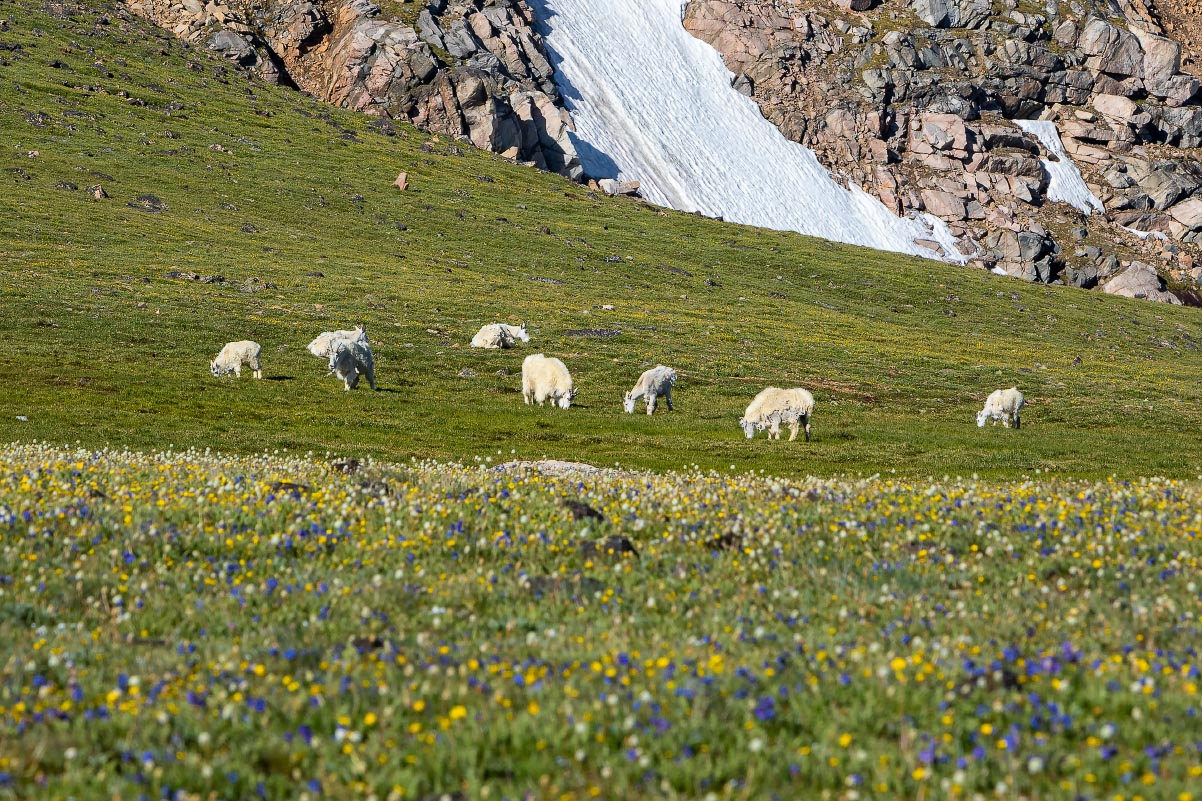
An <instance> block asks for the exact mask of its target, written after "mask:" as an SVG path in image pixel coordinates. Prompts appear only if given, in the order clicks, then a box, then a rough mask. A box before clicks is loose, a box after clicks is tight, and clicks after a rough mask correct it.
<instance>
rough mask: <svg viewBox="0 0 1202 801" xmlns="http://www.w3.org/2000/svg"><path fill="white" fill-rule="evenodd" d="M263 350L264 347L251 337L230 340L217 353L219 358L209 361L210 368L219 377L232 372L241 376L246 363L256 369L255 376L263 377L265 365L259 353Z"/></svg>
mask: <svg viewBox="0 0 1202 801" xmlns="http://www.w3.org/2000/svg"><path fill="white" fill-rule="evenodd" d="M262 351H263V348H261V347H260V346H259V343H258V342H251V341H250V340H249V339H244V340H241V341H240V342H229V343H227V344H226V346H225V347H224V348H222V349H221V352H220V353H218V354H217V358H216V359H214V360H213V361H211V362H209V370H210V372H212V373H213V376H214V377H217V378H220V377H221V376H223V375H229V374H230V373H233V374H234V375H235V376H237V377H238V378H241V377H242V365H244V364H245V365H247V366H248V367H250V369H251V370H252V371H254V376H255V378H262V377H263V365H262V364H260V363H259V354H260V353H262Z"/></svg>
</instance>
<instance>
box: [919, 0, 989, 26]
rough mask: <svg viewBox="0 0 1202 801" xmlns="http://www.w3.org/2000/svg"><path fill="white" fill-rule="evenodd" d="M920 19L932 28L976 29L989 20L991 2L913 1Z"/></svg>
mask: <svg viewBox="0 0 1202 801" xmlns="http://www.w3.org/2000/svg"><path fill="white" fill-rule="evenodd" d="M910 5H911V7H912V8H913V9H914V13H915V14H917V15H918V18H919V19H920V20H922V21H923V22H925V23H926V24H927V25H930V26H931V27H932V28H976V27H977V26H979V25H981V23H983V22H985V21H987V20H988V19H989V13H990V11H991V10H992V8H991V4H990V2H989V0H912V2H911V4H910Z"/></svg>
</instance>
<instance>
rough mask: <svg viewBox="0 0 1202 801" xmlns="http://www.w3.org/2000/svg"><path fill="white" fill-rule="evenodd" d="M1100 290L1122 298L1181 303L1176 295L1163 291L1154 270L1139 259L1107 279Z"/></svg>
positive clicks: (1161, 282) (1162, 284)
mask: <svg viewBox="0 0 1202 801" xmlns="http://www.w3.org/2000/svg"><path fill="white" fill-rule="evenodd" d="M1102 291H1103V292H1105V293H1107V294H1108V295H1118V296H1119V297H1124V298H1142V299H1147V300H1154V301H1158V302H1160V303H1172V304H1175V305H1178V306H1179V305H1181V301H1180V300H1178V299H1177V296H1176V295H1173V294H1172V293H1170V292H1165V291H1164V282H1163V281H1161V280H1160V276H1159V275H1157V274H1156V270H1155V269H1154V268H1153V267H1152V266H1151V265H1149V264H1144V263H1143V262H1141V261H1133V262H1131V266H1130V267H1128V268H1127V269H1126V270H1123V271H1122V272H1121V273H1119V274H1118V275H1116V276H1115V277H1114V278H1111V279H1110V280H1109V281H1107V282H1106V284H1105V285H1103V287H1102Z"/></svg>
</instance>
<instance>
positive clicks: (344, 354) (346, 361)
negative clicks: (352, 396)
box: [330, 338, 376, 391]
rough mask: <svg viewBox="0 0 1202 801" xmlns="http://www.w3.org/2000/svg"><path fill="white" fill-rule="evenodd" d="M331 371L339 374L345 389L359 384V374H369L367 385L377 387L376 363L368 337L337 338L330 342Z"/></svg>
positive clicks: (350, 388)
mask: <svg viewBox="0 0 1202 801" xmlns="http://www.w3.org/2000/svg"><path fill="white" fill-rule="evenodd" d="M330 373H332V374H333V375H336V376H338V378H339V379H340V380H341V381H342V383H343V389H346V390H348V391H349V390H352V389H354V388H355V387H357V386H358V385H359V376H360V375H364V376H367V385H368V386H370V387H371V388H372V389H373V390H374V389H375V388H376V365H375V360H374V359H373V358H372V355H371V346H370V345H368V344H367V339H366V338H363V339H346V338H339V339H335V340H334V341H333V342H332V343H331V344H330Z"/></svg>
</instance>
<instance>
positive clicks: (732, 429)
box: [0, 3, 1202, 475]
mask: <svg viewBox="0 0 1202 801" xmlns="http://www.w3.org/2000/svg"><path fill="white" fill-rule="evenodd" d="M88 8H89V9H90V10H88V11H86V12H77V13H76V14H75V15H74V16H72V17H71V18H69V19H60V18H55V17H51V16H48V15H47V14H45V13H43V12H41V11H39V10H36V7H35V6H33V5H30V4H26V3H15V4H13V3H9V4H6V5H5V9H6V10H5V15H6V16H7V17H8V18H9V24H8V29H7V30H4V31H3V32H0V42H3V43H6V44H8V45H13V44H17V45H20V46H21V50H20V51H16V52H14V51H11V50H9V51H2V52H0V58H3V59H4V60H5V61H6V62H7V63H6V64H5V66H2V67H0V141H2V142H3V146H4V151H3V153H2V154H0V182H2V183H3V186H4V191H3V193H0V221H3V222H2V229H3V240H2V241H0V298H2V302H0V337H3V340H2V341H3V342H4V343H5V344H4V346H3V347H2V348H0V370H2V371H3V374H4V376H5V379H4V381H3V383H0V441H7V440H13V439H18V438H19V439H29V438H33V437H37V438H44V439H49V440H52V441H56V442H71V441H75V440H80V441H82V442H84V443H85V444H89V445H100V444H102V443H117V444H125V445H130V446H136V447H150V446H158V445H167V444H175V445H185V444H199V445H202V446H214V447H220V448H222V449H227V450H235V451H246V450H254V449H260V448H264V447H266V448H283V447H288V448H293V449H301V450H309V449H312V450H314V451H317V452H319V453H320V452H324V451H327V450H331V451H337V452H354V453H358V454H365V453H369V454H375V455H380V456H387V457H389V458H392V459H403V458H405V457H407V456H410V455H417V456H435V457H454V458H465V459H471V458H473V457H476V456H481V457H484V456H492V457H493V458H501V457H500V456H498V451H503V455H504V458H510V451H511V450H512V451H514V452H515V453H516V455H517V456H519V457H523V458H537V457H541V456H544V455H546V456H554V457H567V458H577V459H582V460H588V461H593V462H597V463H610V462H613V461H618V460H620V461H621V462H623V463H624V464H636V465H641V466H648V467H655V468H665V467H674V466H681V465H683V464H691V463H697V464H700V465H702V466H706V467H708V466H726V465H731V464H734V465H738V466H739V467H740V468H749V467H750V468H754V469H764V470H767V471H769V472H773V473H807V472H814V473H821V474H830V473H835V472H845V471H875V470H882V469H883V470H889V469H896V470H898V471H901V472H907V473H914V474H927V473H932V474H943V473H953V474H955V473H964V474H967V473H972V472H979V473H982V474H996V475H1014V474H1021V473H1028V472H1031V471H1033V470H1035V469H1041V470H1046V471H1054V472H1059V473H1070V474H1081V475H1091V474H1105V473H1109V472H1111V471H1116V470H1117V471H1119V472H1121V473H1124V474H1130V475H1134V474H1147V473H1162V474H1178V475H1194V474H1197V473H1198V472H1199V470H1202V445H1200V444H1199V442H1198V439H1197V437H1195V436H1194V435H1193V433H1192V432H1194V431H1195V430H1196V429H1197V425H1198V423H1199V422H1200V421H1202V405H1200V404H1199V389H1198V386H1197V382H1196V375H1197V372H1198V369H1197V368H1198V367H1199V365H1200V364H1202V357H1200V355H1199V351H1198V348H1197V343H1198V342H1199V341H1202V332H1200V331H1199V327H1198V316H1197V312H1196V311H1193V310H1186V309H1174V308H1167V307H1164V306H1159V305H1153V304H1148V303H1142V302H1134V301H1125V300H1120V299H1113V298H1109V297H1104V296H1101V295H1098V294H1086V293H1083V292H1079V291H1074V290H1068V289H1061V288H1050V287H1036V286H1027V285H1023V284H1020V283H1018V282H1015V281H1012V280H1008V279H1001V278H996V277H993V276H987V275H983V274H981V273H979V272H973V271H969V270H965V269H961V268H955V267H950V266H943V265H940V264H937V263H933V262H927V261H920V260H914V259H907V258H902V257H898V256H892V255H888V254H883V253H878V252H873V251H868V250H863V249H857V248H850V247H843V246H837V245H833V244H830V243H826V242H821V241H818V240H814V239H809V238H806V237H801V236H796V235H792V234H785V233H776V232H768V231H761V230H755V229H749V228H742V227H736V226H730V225H724V224H721V223H718V222H715V221H711V220H706V219H702V218H699V217H694V216H689V215H683V214H675V213H669V214H667V215H663V216H661V214H660V213H658V212H657V210H656V209H655V208H653V207H650V206H647V205H644V204H641V203H638V202H634V201H630V200H618V199H609V198H596V197H590V196H589V194H588V192H587V190H586V189H584V188H583V187H579V186H575V185H572V184H570V183H567V182H565V181H563V180H561V179H560V178H558V177H555V176H551V175H546V174H541V173H538V172H536V171H533V170H530V169H526V168H523V167H519V166H514V165H510V164H508V163H506V162H504V161H502V160H500V159H498V158H495V157H493V156H491V155H489V154H486V153H480V152H476V151H472V150H470V149H469V148H467V147H466V146H462V145H456V144H455V143H453V142H449V141H448V140H447V139H446V138H445V137H444V138H442V140H441V141H437V142H433V143H432V144H429V145H426V146H425V148H426V149H423V145H424V143H428V142H431V141H432V138H431V137H428V136H426V135H424V134H421V133H419V132H417V131H414V130H413V129H410V128H405V127H404V126H397V135H395V136H386V135H383V134H380V133H377V132H375V131H374V130H373V128H372V127H371V125H370V122H371V121H370V119H369V118H366V117H363V116H360V115H356V114H352V113H349V112H342V111H338V110H332V109H329V108H328V107H326V106H323V105H321V104H319V103H316V102H314V101H312V100H310V99H308V98H306V97H304V96H302V95H299V94H297V93H294V92H290V91H287V90H282V89H276V88H272V87H267V86H260V85H252V84H248V83H247V82H246V80H245V79H244V78H243V77H242V76H240V75H238V74H230V75H228V76H225V77H221V76H219V75H218V74H217V73H216V72H215V70H218V69H220V68H221V67H222V62H220V61H219V60H216V59H214V58H212V57H210V56H208V55H207V54H205V53H201V52H198V51H195V50H191V49H188V48H186V47H184V46H183V45H181V44H179V43H177V42H175V41H173V40H172V39H170V38H169V37H168V36H167V35H166V34H163V33H160V32H157V31H153V30H152V29H150V28H148V27H147V26H145V25H142V24H141V23H125V22H122V20H121V19H120V17H119V15H117V14H116V13H115V12H114V11H113V9H112V8H111V7H108V6H105V5H104V4H89V5H88ZM101 11H105V12H107V13H108V14H109V16H110V17H111V21H112V24H109V25H106V26H96V25H94V21H95V19H96V17H97V16H98V15H99V14H100V12H101ZM35 29H36V30H35ZM51 62H59V63H60V64H61V66H59V67H52V66H49V65H50V64H51ZM97 62H99V63H100V64H101V66H100V67H97V66H96V63H97ZM189 63H190V64H191V68H190V67H189ZM89 87H91V88H90V89H89ZM97 88H99V89H100V90H102V91H97ZM121 91H124V92H126V93H128V95H130V99H128V100H127V99H126V98H125V97H122V96H119V94H118V92H121ZM131 100H132V101H134V102H130V101H131ZM217 145H219V146H221V147H222V148H224V149H225V150H224V151H218V150H216V149H213V146H217ZM31 150H36V151H38V152H39V155H38V156H37V157H36V158H29V157H27V156H26V155H25V153H26V152H27V151H31ZM13 170H22V171H24V173H25V174H26V175H28V176H29V179H28V180H25V179H24V178H22V177H21V176H20V175H19V174H18V173H15V172H13ZM400 170H406V171H408V173H409V176H410V184H411V188H410V189H409V191H407V192H404V193H402V192H399V191H397V190H395V189H394V188H392V186H391V184H392V181H393V179H394V178H395V177H396V174H397V172H398V171H400ZM93 173H101V174H104V175H106V176H109V177H103V178H97V177H94V175H93ZM59 181H69V182H71V183H74V184H76V185H78V186H80V187H86V186H89V185H91V184H94V183H101V184H102V185H103V186H104V187H105V189H106V190H107V191H108V192H109V194H110V195H112V197H111V198H110V199H108V200H104V201H100V202H96V201H93V200H91V199H90V198H89V197H88V196H86V195H85V193H84V192H82V191H67V190H63V189H57V188H55V184H56V182H59ZM142 193H153V194H154V195H157V196H158V197H159V198H161V199H163V200H164V201H165V202H166V203H167V205H168V206H169V208H168V210H166V211H164V212H163V213H161V214H151V213H147V212H145V211H140V210H137V209H134V208H131V207H129V206H128V205H127V202H129V201H131V200H132V199H133V198H134V197H135V196H136V195H139V194H142ZM356 196H359V197H361V198H362V200H356ZM248 224H249V225H248ZM251 226H253V229H257V230H258V232H257V233H246V232H244V231H243V230H242V229H243V228H244V227H246V228H248V229H251V228H250V227H251ZM398 226H406V229H405V230H401V229H400V228H399V227H398ZM253 229H251V230H253ZM615 255H617V256H621V257H622V258H621V260H620V261H618V262H609V261H606V260H605V259H606V257H611V256H615ZM172 269H176V270H191V271H195V272H198V273H201V274H204V275H211V274H221V275H223V276H225V277H226V279H227V282H226V283H225V284H224V285H201V284H197V283H189V282H183V281H176V280H169V279H167V278H165V277H164V275H165V273H166V272H167V271H168V270H172ZM674 270H686V271H688V272H689V273H692V275H690V276H685V275H681V274H680V273H678V272H675V271H674ZM312 272H320V273H322V274H323V276H322V277H316V276H312V275H310V273H312ZM251 278H258V279H261V280H262V281H266V282H270V283H273V284H276V285H278V289H271V290H264V291H259V292H246V291H243V285H244V284H245V283H246V282H247V281H248V280H249V279H251ZM535 278H554V279H556V280H559V281H562V282H563V283H562V284H558V285H555V284H548V283H544V282H541V281H535V280H532V279H535ZM707 279H710V280H712V281H713V282H715V283H716V285H710V284H708V283H707ZM600 304H613V305H614V306H615V307H616V308H615V310H614V311H612V312H605V311H602V310H600V309H598V308H596V307H597V306H599V305H600ZM498 319H500V320H509V321H513V322H516V321H519V320H528V321H530V324H531V331H532V334H533V336H534V343H533V345H532V346H528V347H527V348H524V349H521V350H518V351H514V352H507V353H480V352H471V351H470V350H469V349H468V348H467V347H466V344H467V342H468V340H469V339H470V336H471V334H472V332H473V331H474V330H475V329H476V327H477V326H479V325H480V324H482V323H485V322H491V321H494V320H498ZM357 320H364V321H366V322H367V323H368V326H369V331H370V333H371V335H372V339H373V345H374V348H375V352H376V356H377V360H378V365H379V367H378V372H379V375H380V378H381V383H382V387H383V389H384V390H385V391H384V392H382V393H379V394H375V395H373V394H371V393H368V392H362V391H361V392H354V393H349V394H348V393H343V392H342V391H341V389H340V387H339V385H338V384H337V383H336V382H335V380H334V379H332V378H323V377H322V376H323V373H324V372H325V371H324V366H323V365H321V364H320V363H318V362H317V361H316V360H315V359H313V358H312V357H311V356H309V355H308V354H307V353H306V352H305V351H304V345H305V344H306V343H307V342H308V341H309V339H310V338H311V337H312V336H313V335H314V334H316V333H317V332H319V331H321V330H326V329H329V328H333V327H346V326H349V325H350V324H351V323H353V322H354V321H357ZM588 327H594V328H607V329H620V330H621V331H622V333H621V335H620V336H618V337H616V338H613V339H590V338H579V337H570V336H568V335H567V333H566V332H568V331H569V330H571V329H579V328H588ZM242 338H252V339H255V340H257V341H259V342H261V343H262V344H263V345H264V360H265V366H266V372H267V375H268V376H270V377H273V378H276V379H278V380H273V381H262V382H253V381H251V380H249V379H246V378H244V379H243V380H242V381H241V382H235V381H234V380H233V379H232V378H231V379H228V380H222V381H217V380H215V379H213V378H212V377H211V376H210V375H209V374H208V369H207V367H208V360H209V359H210V358H212V356H213V355H214V354H215V353H216V352H217V350H218V349H219V348H220V347H221V345H222V344H223V343H224V342H226V341H228V340H233V339H242ZM532 351H534V352H537V351H545V352H547V353H548V354H554V355H558V356H561V357H562V358H564V360H565V361H566V362H567V363H568V365H569V367H570V368H571V369H572V372H573V374H574V375H575V376H576V378H577V382H578V384H579V385H580V387H581V397H580V403H579V408H576V407H574V408H573V409H572V410H570V411H569V412H566V413H565V412H559V411H558V410H550V409H541V410H540V409H526V408H523V406H522V402H521V396H520V394H519V392H518V389H519V383H520V382H519V378H518V376H517V375H516V373H517V372H518V371H519V370H520V364H521V359H522V358H523V356H524V355H525V354H526V353H528V352H532ZM1077 355H1080V357H1081V360H1082V363H1081V364H1080V365H1079V366H1074V365H1073V364H1072V361H1073V358H1074V357H1075V356H1077ZM657 362H663V363H666V364H670V365H673V366H675V367H676V368H677V369H678V370H680V372H681V374H682V379H681V382H680V384H679V386H678V392H677V396H678V403H677V408H678V411H677V412H676V413H675V414H672V415H662V416H658V415H657V416H656V417H655V418H654V419H650V420H649V419H647V418H646V417H645V416H643V415H638V416H633V417H627V416H624V415H622V414H621V413H620V408H619V405H618V403H619V401H620V399H621V395H622V392H623V391H625V389H627V388H628V387H629V386H630V384H632V383H633V381H634V379H635V377H636V376H637V375H638V373H639V372H640V371H641V370H642V369H644V367H645V366H646V365H651V364H655V363H657ZM465 368H467V369H470V370H471V371H474V372H475V374H476V375H477V376H478V377H476V378H463V377H459V373H460V372H461V371H462V370H464V369H465ZM502 369H508V370H511V371H513V373H514V374H513V375H509V376H498V375H497V371H499V370H502ZM768 384H776V385H792V384H800V385H804V386H808V387H810V388H811V389H812V390H813V391H814V393H815V395H816V397H817V399H818V409H817V415H816V419H815V434H816V441H815V442H814V443H813V444H811V445H809V446H807V445H804V444H793V445H788V444H785V443H780V444H777V443H767V442H765V441H763V440H762V439H759V440H756V441H754V442H746V441H744V440H743V439H742V435H741V433H740V432H739V430H738V429H737V427H736V425H735V421H736V419H737V418H738V416H739V414H740V412H741V411H742V409H743V407H744V406H745V404H746V403H747V401H748V400H749V399H750V397H751V396H752V395H753V394H754V393H755V392H756V391H757V390H758V389H759V388H761V387H762V386H764V385H768ZM1012 384H1018V385H1019V386H1020V387H1021V388H1022V389H1023V390H1024V391H1025V392H1026V393H1027V396H1028V399H1029V407H1028V411H1027V415H1026V420H1027V423H1028V426H1029V427H1028V428H1027V429H1025V430H1024V431H1022V432H1020V433H1017V434H1016V433H1013V432H1008V431H1004V430H1002V429H997V430H986V431H983V432H982V431H978V430H977V429H976V428H975V427H974V426H973V424H972V418H973V414H974V412H975V410H976V408H978V406H979V403H980V401H981V400H982V399H983V397H984V394H985V393H986V392H988V391H989V390H991V389H994V388H996V387H1000V386H1010V385H1012ZM16 415H25V416H27V417H28V418H29V421H28V422H27V423H21V422H18V421H16V420H15V417H16ZM1179 432H1186V435H1185V436H1179Z"/></svg>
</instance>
